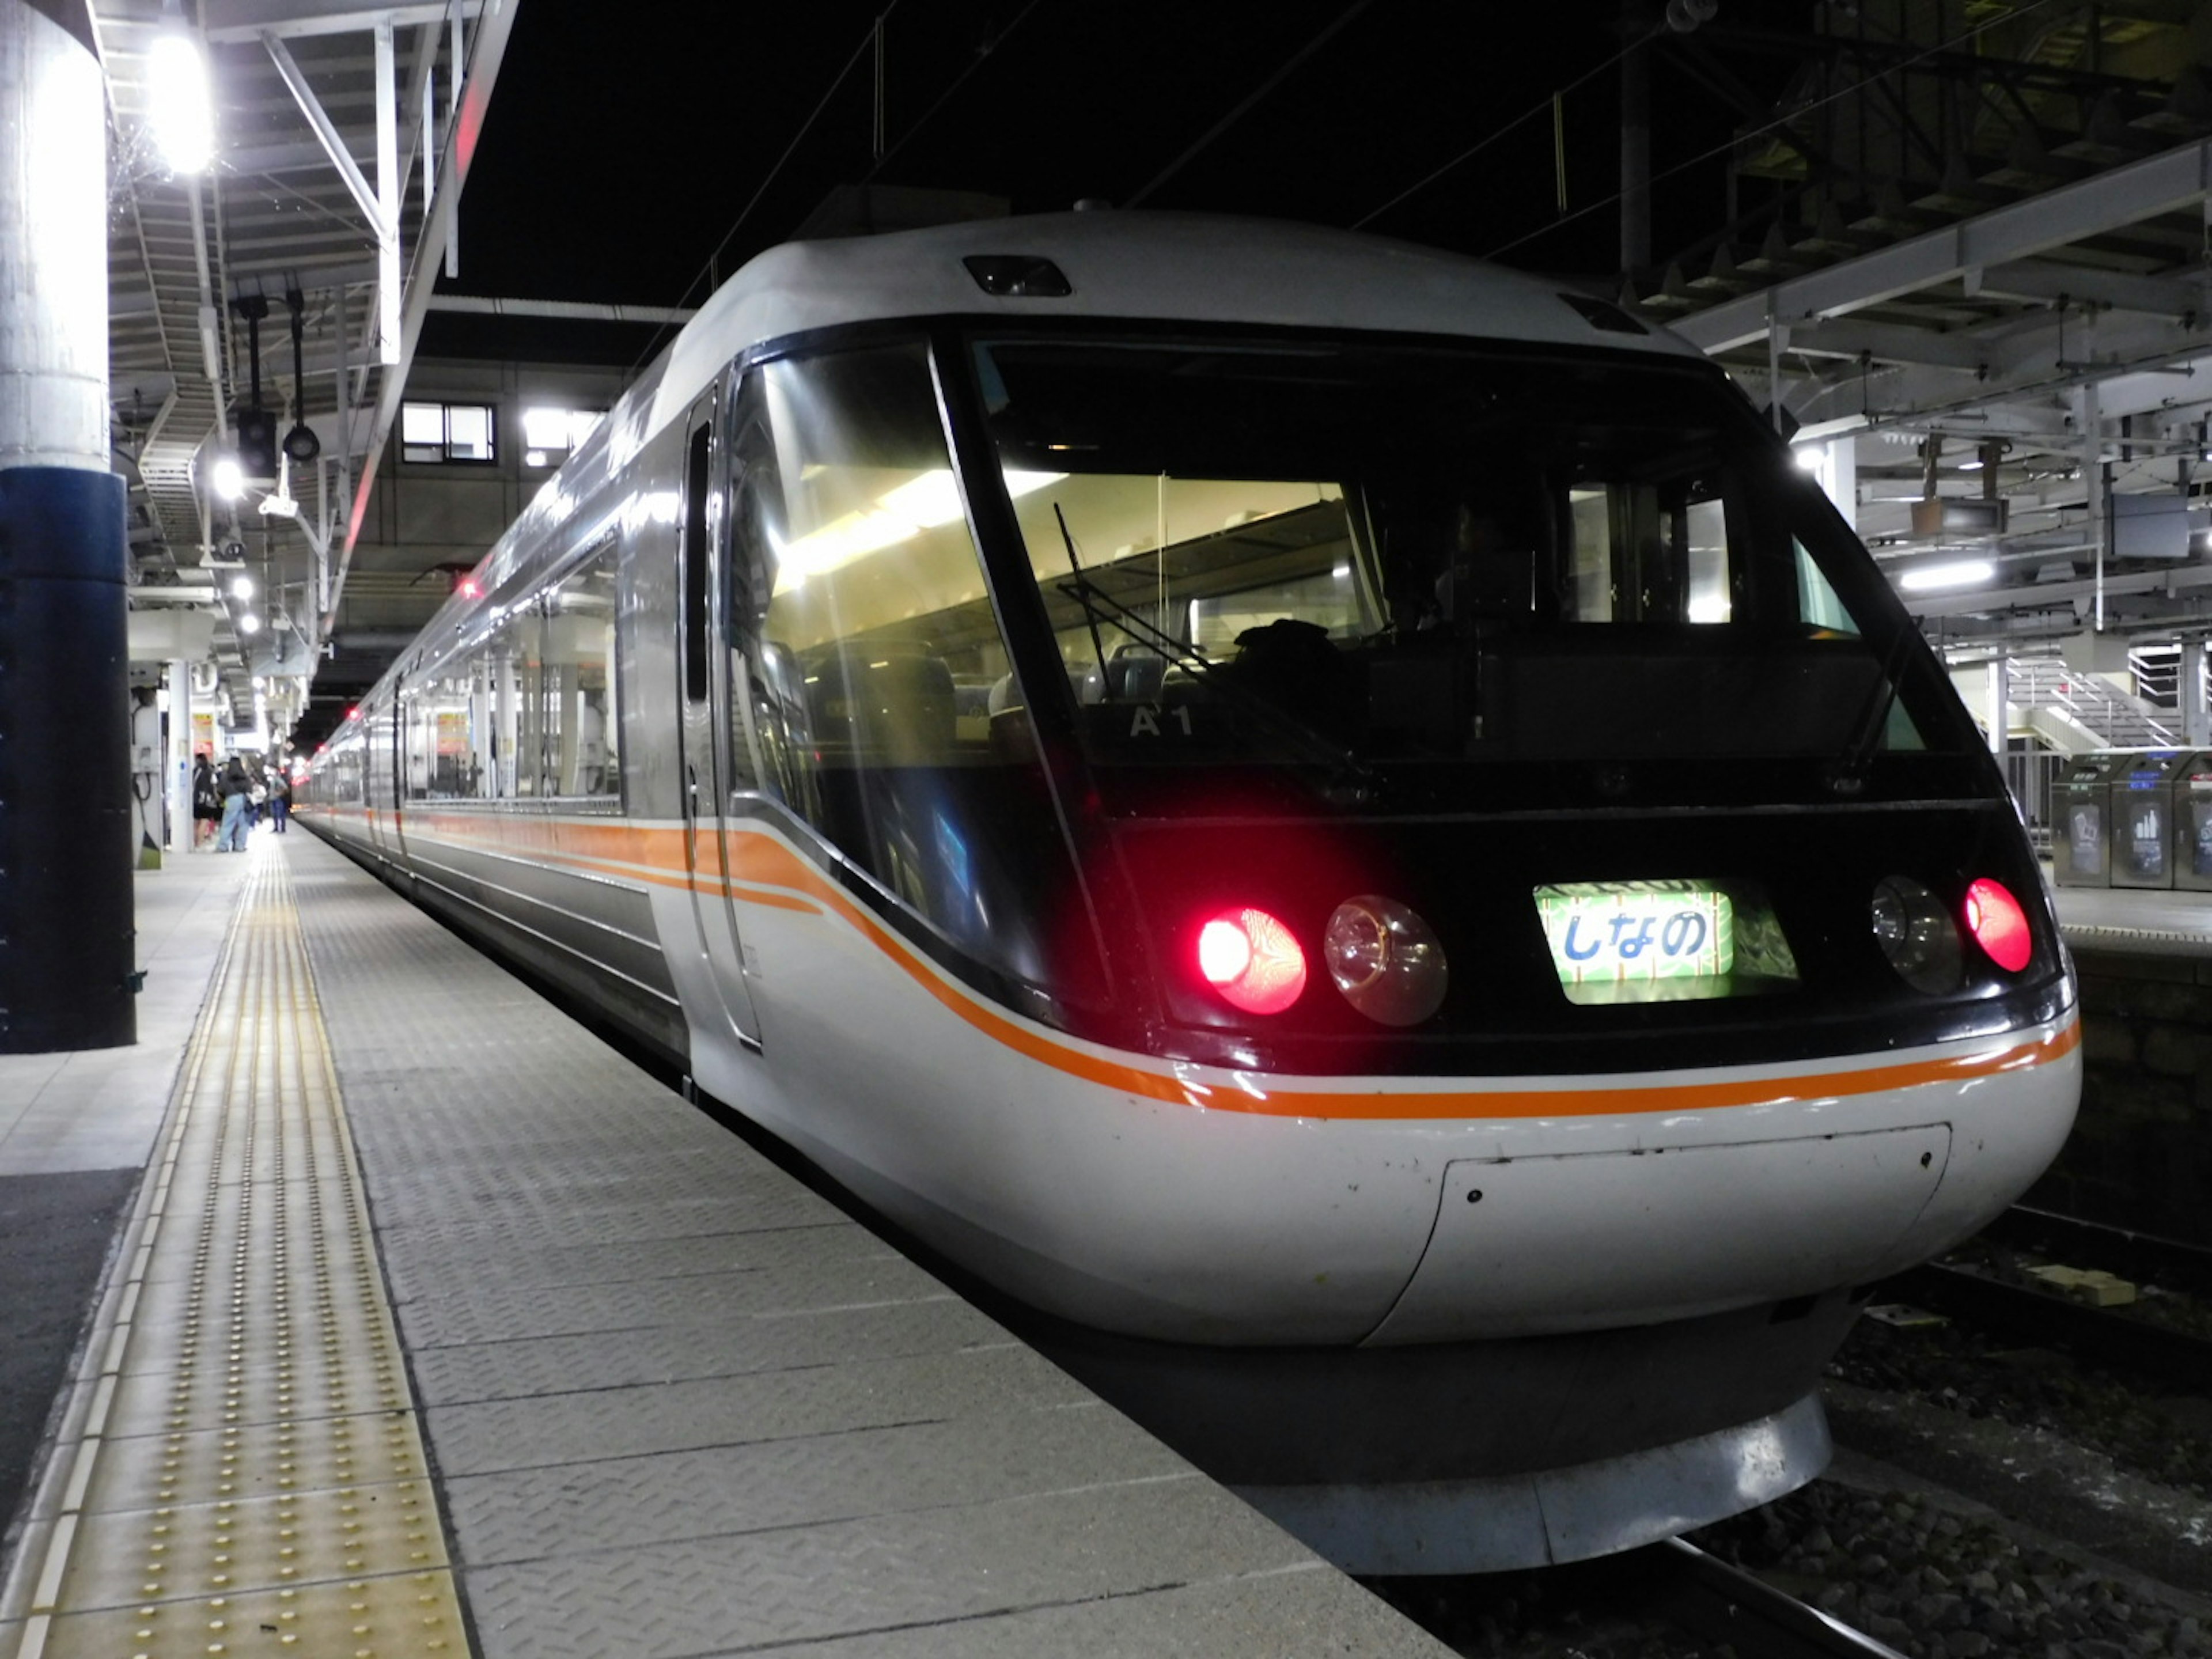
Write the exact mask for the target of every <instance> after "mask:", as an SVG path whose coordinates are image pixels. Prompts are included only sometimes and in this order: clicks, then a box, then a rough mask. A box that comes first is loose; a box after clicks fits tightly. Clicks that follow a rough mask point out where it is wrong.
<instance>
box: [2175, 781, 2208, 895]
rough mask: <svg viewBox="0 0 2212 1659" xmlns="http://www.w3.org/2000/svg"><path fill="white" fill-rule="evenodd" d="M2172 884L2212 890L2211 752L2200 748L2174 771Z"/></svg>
mask: <svg viewBox="0 0 2212 1659" xmlns="http://www.w3.org/2000/svg"><path fill="white" fill-rule="evenodd" d="M2173 884H2174V885H2175V886H2176V887H2182V888H2186V889H2188V890H2191V891H2192V892H2198V893H2208V892H2212V754H2206V753H2204V752H2203V750H2198V751H2197V753H2196V754H2193V755H2191V756H2190V757H2189V763H2188V764H2187V765H2186V766H2185V767H2183V768H2182V769H2180V770H2179V772H2177V773H2175V774H2174V778H2173Z"/></svg>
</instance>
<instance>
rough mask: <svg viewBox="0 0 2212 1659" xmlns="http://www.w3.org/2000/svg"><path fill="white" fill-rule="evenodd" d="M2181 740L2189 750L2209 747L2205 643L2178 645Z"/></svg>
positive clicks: (2211, 716)
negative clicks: (2205, 684)
mask: <svg viewBox="0 0 2212 1659" xmlns="http://www.w3.org/2000/svg"><path fill="white" fill-rule="evenodd" d="M2181 740H2182V742H2184V743H2185V744H2188V745H2189V746H2190V747H2191V749H2203V748H2206V747H2208V746H2212V710H2209V709H2208V708H2206V706H2205V701H2204V641H2203V640H2201V639H2196V640H2184V641H2182V642H2181Z"/></svg>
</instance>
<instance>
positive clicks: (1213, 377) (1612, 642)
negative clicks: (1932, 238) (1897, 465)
mask: <svg viewBox="0 0 2212 1659" xmlns="http://www.w3.org/2000/svg"><path fill="white" fill-rule="evenodd" d="M972 362H973V365H974V369H975V374H976V375H977V376H978V379H979V381H980V389H981V394H982V401H983V405H984V408H985V410H986V413H987V420H988V423H989V429H990V434H991V437H992V439H993V441H994V443H995V446H996V453H997V458H998V460H999V463H1000V468H1001V471H1002V473H1003V477H1004V479H1005V483H1006V493H1007V495H1008V497H1009V499H1010V505H1011V507H1012V513H1013V516H1014V518H1015V520H1016V521H1017V522H1018V526H1019V529H1020V533H1021V536H1022V538H1023V540H1024V543H1025V545H1026V553H1027V558H1028V563H1029V566H1030V569H1031V571H1032V572H1033V573H1034V575H1035V579H1036V586H1037V590H1038V592H1039V594H1040V595H1041V596H1042V601H1043V605H1044V609H1045V611H1046V612H1047V614H1048V617H1049V619H1050V625H1051V627H1052V629H1053V631H1054V637H1055V640H1056V641H1057V644H1058V647H1059V653H1060V659H1061V662H1062V664H1063V666H1064V668H1065V671H1066V681H1067V686H1066V694H1067V695H1068V696H1070V697H1071V698H1072V700H1073V703H1074V705H1075V711H1076V721H1077V726H1078V730H1079V733H1080V736H1081V739H1082V742H1083V744H1084V745H1085V750H1086V751H1087V752H1088V753H1089V754H1090V756H1091V759H1092V761H1093V762H1094V763H1096V764H1099V765H1102V766H1103V767H1105V768H1108V769H1114V768H1117V767H1119V768H1129V767H1147V768H1148V767H1155V766H1170V767H1172V766H1178V765H1186V764H1187V765H1200V766H1217V767H1218V766H1219V765H1222V764H1223V763H1231V764H1234V763H1237V762H1239V761H1249V762H1254V763H1288V764H1292V765H1300V764H1313V765H1317V766H1321V767H1323V768H1325V769H1327V768H1334V769H1339V770H1342V769H1351V770H1352V771H1353V772H1377V771H1382V770H1395V771H1398V772H1400V773H1401V774H1403V773H1405V772H1407V771H1408V770H1411V769H1419V771H1422V772H1427V773H1431V774H1433V773H1437V772H1441V771H1465V770H1468V769H1469V767H1470V765H1471V764H1475V765H1479V764H1480V763H1495V762H1541V763H1556V762H1559V761H1562V760H1566V761H1577V760H1619V761H1625V762H1654V763H1666V762H1680V763H1692V764H1696V765H1699V766H1704V767H1710V766H1711V764H1712V763H1735V764H1738V765H1741V764H1742V763H1750V762H1754V761H1759V760H1764V759H1789V760H1821V761H1826V762H1834V761H1837V760H1843V761H1845V762H1847V763H1852V764H1857V765H1864V764H1869V763H1872V762H1873V761H1874V760H1875V757H1880V756H1883V755H1894V754H1899V753H1905V752H1912V751H1925V750H1929V749H1931V748H1943V747H1949V748H1959V747H1960V746H1962V745H1963V744H1965V742H1966V739H1965V738H1963V737H1962V735H1961V733H1960V729H1959V717H1958V716H1956V714H1955V713H1950V712H1947V709H1948V707H1949V704H1948V702H1947V697H1946V696H1944V695H1939V694H1942V693H1943V692H1944V688H1942V686H1941V684H1940V681H1939V680H1938V677H1937V676H1936V673H1935V672H1934V671H1933V670H1932V669H1931V668H1930V667H1929V659H1927V657H1926V654H1925V653H1924V651H1923V650H1920V649H1918V648H1917V640H1915V639H1912V638H1911V637H1910V636H1909V629H1910V624H1909V623H1907V621H1906V620H1905V617H1904V615H1903V613H1902V611H1900V610H1899V608H1898V607H1897V605H1895V603H1894V602H1893V600H1892V599H1890V597H1889V595H1888V593H1887V587H1886V585H1885V584H1884V583H1883V582H1882V580H1881V577H1880V576H1879V574H1878V573H1876V572H1875V569H1874V567H1873V565H1872V562H1871V561H1869V559H1868V558H1867V557H1866V555H1865V553H1864V552H1863V550H1861V549H1860V548H1859V547H1858V546H1857V544H1856V543H1855V542H1854V541H1853V540H1852V539H1851V538H1850V535H1849V533H1848V532H1847V531H1845V530H1844V528H1843V526H1842V525H1841V523H1840V521H1839V520H1837V518H1836V517H1835V515H1834V514H1833V513H1832V512H1831V511H1829V510H1828V509H1827V508H1826V504H1825V503H1824V502H1823V501H1821V500H1820V497H1819V496H1818V495H1817V492H1816V491H1815V489H1814V488H1813V487H1812V486H1811V485H1810V483H1808V481H1805V480H1803V479H1802V477H1798V476H1797V475H1796V472H1795V470H1794V469H1791V468H1790V467H1788V466H1787V465H1786V464H1785V463H1784V461H1783V459H1782V458H1781V457H1780V456H1779V455H1778V453H1777V451H1776V449H1775V447H1774V446H1773V444H1772V443H1771V441H1770V440H1768V439H1767V438H1766V437H1765V435H1764V434H1762V433H1760V432H1759V430H1758V429H1757V428H1756V424H1755V422H1754V421H1753V419H1752V417H1751V416H1750V414H1749V411H1748V410H1747V409H1745V408H1742V407H1741V406H1739V405H1740V400H1739V399H1737V398H1735V396H1734V395H1733V394H1732V393H1731V392H1729V391H1728V389H1727V388H1726V386H1724V384H1723V382H1721V380H1720V379H1719V377H1718V376H1717V375H1715V374H1711V372H1710V371H1705V370H1703V369H1702V368H1700V367H1699V366H1696V365H1688V366H1685V365H1678V364H1674V363H1669V362H1663V361H1662V362H1650V361H1638V360H1635V359H1629V358H1625V357H1620V356H1613V357H1606V358H1600V357H1597V356H1590V355H1586V354H1583V355H1577V354H1569V353H1565V352H1562V351H1557V350H1554V351H1552V352H1549V353H1545V352H1542V351H1541V350H1535V349H1513V348H1508V347H1502V346H1501V347H1480V346H1470V347H1468V348H1466V349H1450V348H1445V349H1439V348H1437V347H1436V346H1433V345H1422V346H1420V347H1419V348H1414V347H1410V346H1402V345H1396V344H1391V343H1306V342H1303V341H1299V342H1267V343H1261V342H1223V343H1189V342H1172V343H1170V342H1162V341H1154V340H1146V339H1141V338H1138V339H1127V340H1102V339H1098V338H1095V337H1091V338H1074V337H1047V338H1027V339H1018V340H986V341H982V342H980V343H976V344H975V347H974V350H973V355H972ZM1032 695H1033V696H1039V697H1042V696H1057V695H1059V688H1056V687H1054V688H1032Z"/></svg>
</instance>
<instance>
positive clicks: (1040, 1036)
mask: <svg viewBox="0 0 2212 1659" xmlns="http://www.w3.org/2000/svg"><path fill="white" fill-rule="evenodd" d="M410 822H411V823H413V824H416V825H418V826H421V828H419V829H412V830H410V833H416V834H419V833H422V829H428V831H429V832H430V833H431V834H433V835H435V836H438V837H439V838H440V839H444V840H450V841H454V842H463V843H473V844H477V845H489V846H492V847H495V848H500V849H501V850H504V851H507V852H515V853H522V852H527V853H532V854H537V855H538V856H539V857H542V858H547V859H550V860H552V861H554V862H556V863H559V864H562V865H566V866H570V867H573V868H579V869H592V870H595V871H597V872H599V873H604V874H608V875H622V876H628V877H629V878H633V879H635V880H641V881H648V882H652V883H654V884H657V885H665V886H679V887H690V888H692V889H694V890H701V891H708V892H714V893H720V892H722V891H724V890H727V891H728V892H729V893H730V895H731V896H732V897H733V898H735V899H738V900H739V901H741V902H745V903H750V904H763V905H769V906H772V907H774V908H778V909H790V910H799V911H815V910H817V909H826V910H831V911H834V912H836V915H838V916H840V917H841V918H842V919H843V920H844V921H846V922H848V923H849V924H850V925H851V926H852V927H854V928H855V929H856V930H857V931H858V932H859V933H860V934H861V935H862V936H863V937H865V938H866V939H868V940H869V941H870V942H871V943H872V945H875V946H876V948H877V949H878V950H879V951H882V952H883V953H884V956H885V957H888V958H889V959H890V961H891V962H892V963H895V964H896V966H897V967H898V968H899V969H901V970H902V972H903V973H905V974H906V975H907V976H908V978H909V979H911V980H912V981H914V982H915V984H916V985H917V986H918V987H921V989H922V990H924V991H926V992H927V993H928V994H929V995H930V996H931V997H933V998H934V999H935V1000H937V1001H938V1002H939V1004H941V1005H942V1006H944V1007H945V1009H946V1010H947V1011H948V1012H951V1013H952V1014H954V1015H956V1016H957V1017H958V1018H960V1019H962V1020H963V1021H964V1022H966V1023H967V1024H969V1025H970V1026H972V1027H973V1028H974V1029H975V1030H977V1031H978V1032H980V1033H981V1034H982V1035H983V1036H987V1037H989V1038H990V1039H991V1040H992V1041H994V1042H998V1043H1000V1044H1001V1045H1002V1046H1004V1047H1006V1048H1011V1049H1012V1050H1013V1051H1014V1052H1016V1053H1017V1054H1021V1055H1023V1056H1024V1058H1026V1059H1029V1060H1036V1061H1037V1062H1038V1063H1039V1064H1041V1065H1045V1066H1051V1067H1052V1068H1053V1069H1054V1070H1055V1071H1058V1072H1061V1073H1066V1074H1067V1075H1068V1076H1071V1077H1076V1078H1080V1079H1083V1080H1084V1081H1085V1082H1088V1083H1095V1084H1097V1085H1100V1086H1101V1087H1103V1088H1109V1089H1114V1090H1117V1091H1121V1093H1124V1094H1130V1095H1136V1096H1139V1097H1142V1098H1145V1099H1150V1100H1159V1101H1165V1102H1168V1103H1171V1104H1175V1105H1183V1106H1195V1107H1199V1108H1201V1109H1206V1110H1211V1111H1226V1112H1243V1113H1249V1114H1256V1115H1265V1116H1274V1117H1311V1118H1353V1119H1370V1120H1374V1119H1392V1118H1395V1119H1423V1120H1427V1119H1455V1120H1462V1121H1464V1120H1474V1121H1480V1120H1483V1119H1486V1118H1558V1117H1617V1116H1640V1115H1648V1114H1653V1113H1660V1112H1701V1111H1723V1110H1729V1109H1735V1108H1739V1107H1744V1106H1767V1105H1779V1104H1784V1103H1789V1102H1792V1101H1806V1100H1834V1099H1840V1098H1844V1097H1850V1096H1855V1095H1869V1094H1877V1093H1881V1092H1882V1091H1887V1090H1894V1089H1911V1088H1918V1087H1921V1086H1923V1085H1928V1084H1938V1083H1964V1082H1968V1081H1971V1080H1972V1079H1976V1078H1984V1077H1997V1076H2002V1075H2003V1074H2004V1073H2009V1072H2016V1071H2021V1070H2025V1069H2027V1068H2028V1067H2032V1066H2043V1065H2048V1064H2049V1063H2050V1062H2051V1061H2053V1060H2059V1059H2062V1058H2063V1057H2064V1056H2065V1055H2067V1054H2070V1053H2072V1052H2073V1051H2074V1049H2075V1048H2077V1047H2079V1046H2080V1043H2081V1024H2080V1022H2079V1021H2078V1020H2075V1021H2069V1023H2068V1024H2066V1025H2065V1026H2063V1028H2062V1029H2060V1030H2057V1031H2054V1032H2052V1033H2051V1034H2050V1035H2048V1036H2037V1037H2031V1038H2028V1039H2027V1040H2026V1041H2021V1042H2002V1043H2000V1044H1999V1045H1997V1046H1996V1047H1992V1048H1978V1049H1976V1050H1975V1051H1974V1052H1973V1053H1972V1054H1958V1055H1951V1056H1946V1057H1944V1058H1942V1059H1940V1060H1913V1061H1909V1062H1906V1063H1904V1064H1900V1065H1894V1066H1869V1067H1867V1068H1865V1069H1863V1070H1857V1071H1844V1072H1829V1073H1808V1074H1805V1075H1802V1076H1798V1077H1787V1078H1767V1079H1729V1080H1727V1081H1723V1082H1717V1083H1680V1084H1643V1085H1626V1086H1618V1087H1616V1086H1609V1085H1597V1086H1594V1087H1587V1088H1577V1087H1564V1088H1554V1089H1510V1088H1502V1089H1482V1088H1474V1089H1455V1090H1449V1091H1434V1092H1428V1091H1407V1092H1403V1093H1392V1092H1387V1091H1380V1090H1374V1091H1366V1092H1363V1093H1354V1092H1352V1091H1346V1090H1342V1089H1304V1088H1300V1089H1280V1090H1275V1091H1254V1090H1250V1089H1246V1088H1235V1087H1216V1086H1213V1085H1208V1084H1205V1083H1200V1082H1197V1081H1194V1080H1192V1079H1185V1078H1181V1077H1176V1076H1173V1075H1170V1074H1166V1073H1159V1072H1153V1071H1147V1070H1146V1069H1144V1068H1142V1067H1140V1066H1132V1065H1129V1064H1127V1063H1126V1062H1124V1061H1121V1060H1114V1059H1110V1058H1108V1057H1105V1056H1103V1055H1097V1054H1087V1053H1085V1052H1084V1051H1083V1050H1081V1049H1079V1048H1072V1047H1070V1046H1068V1045H1067V1044H1066V1042H1062V1041H1060V1040H1059V1039H1057V1038H1054V1037H1052V1036H1047V1035H1045V1034H1044V1033H1042V1032H1039V1031H1036V1030H1030V1029H1029V1028H1028V1027H1026V1026H1024V1025H1022V1024H1018V1023H1017V1022H1016V1021H1014V1020H1012V1019H1009V1018H1006V1016H1005V1015H1003V1014H1001V1013H1000V1012H997V1011H996V1010H995V1009H994V1008H992V1007H991V1006H989V1005H988V1004H987V1003H983V1002H981V1001H979V1000H977V999H976V998H975V996H974V995H973V994H971V993H969V991H968V990H966V989H965V988H964V987H961V986H959V985H957V984H956V983H955V982H953V981H951V980H949V979H947V978H945V976H944V975H941V974H939V973H938V972H936V971H935V970H934V969H933V968H931V967H930V966H929V964H928V963H927V962H925V961H924V960H923V959H921V957H919V956H917V955H916V954H915V952H914V951H912V950H911V949H909V948H908V946H907V945H905V943H904V942H903V941H902V940H901V939H898V938H897V937H896V935H894V934H893V933H891V932H890V930H889V929H888V928H886V927H884V925H883V924H882V923H881V922H879V921H877V919H876V918H875V917H874V916H873V915H871V914H869V912H868V911H867V910H866V909H865V908H862V907H861V906H860V905H858V904H856V903H854V902H853V901H852V899H851V898H850V897H848V896H847V895H846V894H845V893H844V892H843V891H842V890H841V889H839V888H838V887H837V886H836V885H835V884H833V883H831V882H829V881H828V880H826V879H824V878H823V876H822V874H821V872H819V871H817V869H816V868H815V867H814V866H812V865H811V864H809V863H808V862H807V861H806V860H804V859H802V858H800V857H799V856H798V855H797V854H794V853H793V852H792V851H791V850H790V849H789V848H787V847H785V846H784V845H783V844H782V843H781V842H778V841H776V840H775V838H774V837H772V836H768V835H765V834H763V833H761V832H759V831H757V830H744V829H737V830H728V831H725V832H724V836H723V840H724V858H725V860H726V863H725V866H724V867H725V868H726V869H727V870H728V872H729V884H728V886H727V888H726V889H725V884H724V882H723V881H722V879H721V878H718V877H715V876H714V875H712V874H710V873H706V872H702V873H701V874H699V875H698V876H696V877H695V876H694V875H693V874H692V873H691V872H690V870H689V869H688V868H687V865H688V862H689V860H687V859H686V857H685V852H686V848H685V846H684V842H685V838H686V836H687V834H688V832H687V831H685V830H683V829H671V828H665V827H660V826H653V825H645V824H639V823H633V822H629V821H627V820H623V819H608V820H599V821H591V820H584V821H579V820H577V819H574V818H569V819H565V820H563V819H556V818H522V817H507V816H506V815H504V814H502V815H501V816H499V817H492V816H491V815H489V814H486V815H483V816H478V815H477V814H474V813H469V814H460V813H416V814H410ZM488 825H489V826H495V831H496V833H495V834H493V835H490V836H486V835H485V834H483V830H484V829H485V827H486V826H488Z"/></svg>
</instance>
